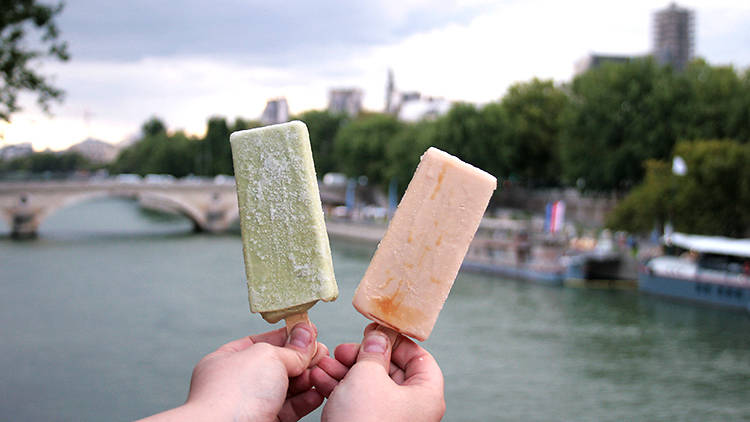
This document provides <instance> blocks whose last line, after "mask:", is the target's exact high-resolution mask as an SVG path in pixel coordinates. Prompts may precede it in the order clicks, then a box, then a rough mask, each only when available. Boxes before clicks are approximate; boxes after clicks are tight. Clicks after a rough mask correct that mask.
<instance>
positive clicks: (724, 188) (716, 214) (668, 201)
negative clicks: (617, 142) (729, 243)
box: [607, 141, 750, 237]
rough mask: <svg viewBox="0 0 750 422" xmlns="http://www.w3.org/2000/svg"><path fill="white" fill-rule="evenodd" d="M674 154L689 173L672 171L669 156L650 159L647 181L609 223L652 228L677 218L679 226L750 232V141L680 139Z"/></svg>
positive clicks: (710, 232)
mask: <svg viewBox="0 0 750 422" xmlns="http://www.w3.org/2000/svg"><path fill="white" fill-rule="evenodd" d="M674 155H675V156H679V157H681V158H683V159H684V160H685V162H686V164H687V174H686V175H684V176H678V175H675V174H672V171H671V166H670V164H669V163H668V162H666V161H656V160H653V161H650V162H648V164H647V171H646V178H645V179H644V182H643V183H642V184H641V185H639V186H637V187H636V188H635V189H633V190H632V191H631V192H630V194H629V195H628V196H627V197H626V198H625V199H624V200H623V201H622V202H621V203H620V204H618V206H617V207H616V208H615V210H614V211H613V213H612V214H611V215H610V216H609V219H608V222H607V224H608V225H609V226H610V227H612V228H616V229H625V230H629V231H634V232H646V231H648V230H650V229H651V228H652V227H654V224H656V225H662V224H664V223H665V222H667V221H671V222H672V223H673V225H674V228H675V230H678V231H682V232H686V233H693V234H707V235H724V236H732V237H742V236H746V235H748V234H749V233H750V167H748V166H747V163H748V162H750V144H740V143H738V142H734V141H696V142H680V143H679V144H677V146H676V147H675V149H674Z"/></svg>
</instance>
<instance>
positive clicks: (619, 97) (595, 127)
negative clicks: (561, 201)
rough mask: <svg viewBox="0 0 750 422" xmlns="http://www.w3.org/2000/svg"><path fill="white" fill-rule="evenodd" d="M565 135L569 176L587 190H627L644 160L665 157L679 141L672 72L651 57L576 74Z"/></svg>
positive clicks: (638, 178) (678, 100)
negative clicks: (581, 181)
mask: <svg viewBox="0 0 750 422" xmlns="http://www.w3.org/2000/svg"><path fill="white" fill-rule="evenodd" d="M569 91H570V103H569V106H568V107H567V109H566V110H565V114H564V119H565V121H564V129H563V133H562V136H561V146H562V150H561V152H562V165H563V174H564V177H565V180H566V181H567V182H568V183H569V184H575V183H576V182H577V181H578V180H579V179H582V180H583V181H584V182H585V186H586V188H587V189H593V190H602V191H608V190H616V189H628V188H629V187H631V186H633V185H634V184H636V183H638V182H640V181H641V179H642V178H643V167H642V166H641V163H643V162H644V161H645V160H647V159H650V158H655V159H661V160H663V159H666V158H667V156H668V154H669V152H670V151H671V150H672V147H673V145H674V143H675V141H676V131H677V128H678V127H679V126H680V125H682V122H681V121H680V120H679V119H678V117H679V116H680V115H679V114H678V111H677V108H676V107H675V106H676V105H677V104H680V103H681V102H684V101H685V98H683V97H684V94H685V93H684V92H680V91H679V90H676V89H675V86H674V83H673V74H672V70H671V69H670V68H668V67H662V66H659V65H657V64H656V63H655V62H654V61H652V60H650V59H644V60H634V61H632V62H629V63H625V64H614V63H605V64H604V65H603V66H601V67H600V68H596V69H593V70H590V71H588V72H586V73H584V74H582V75H579V76H577V77H576V78H575V79H574V80H573V82H572V84H571V85H570V87H569Z"/></svg>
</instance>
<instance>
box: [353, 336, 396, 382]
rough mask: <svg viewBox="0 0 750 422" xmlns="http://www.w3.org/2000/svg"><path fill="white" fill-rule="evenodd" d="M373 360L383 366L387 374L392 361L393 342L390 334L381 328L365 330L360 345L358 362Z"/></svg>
mask: <svg viewBox="0 0 750 422" xmlns="http://www.w3.org/2000/svg"><path fill="white" fill-rule="evenodd" d="M359 362H373V363H376V364H378V365H380V366H382V367H383V369H384V370H385V372H386V374H387V373H388V368H389V367H390V362H391V342H390V340H388V336H386V334H385V333H384V332H382V331H380V330H369V331H368V332H365V337H364V339H362V344H361V345H360V346H359V354H358V355H357V363H359Z"/></svg>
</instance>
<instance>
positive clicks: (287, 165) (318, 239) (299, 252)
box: [230, 121, 338, 322]
mask: <svg viewBox="0 0 750 422" xmlns="http://www.w3.org/2000/svg"><path fill="white" fill-rule="evenodd" d="M230 140H231V144H232V157H233V160H234V170H235V179H236V181H237V198H238V202H239V207H240V227H241V230H242V245H243V252H244V257H245V272H246V275H247V284H248V296H249V300H250V309H251V310H252V311H253V312H260V313H261V314H262V315H263V317H264V318H265V319H266V320H268V321H269V322H276V321H278V320H280V319H281V318H284V317H286V316H288V315H291V314H295V313H299V312H303V311H305V310H307V309H308V308H310V307H311V306H312V305H314V304H315V302H316V301H318V300H324V301H330V300H334V299H336V297H337V296H338V287H337V286H336V280H335V277H334V274H333V264H332V260H331V251H330V246H329V244H328V235H327V233H326V228H325V222H324V219H323V211H322V208H321V203H320V195H319V193H318V184H317V179H316V177H315V167H314V165H313V160H312V152H311V150H310V141H309V135H308V133H307V127H306V126H305V124H304V123H302V122H298V121H295V122H289V123H283V124H280V125H273V126H267V127H263V128H258V129H250V130H245V131H240V132H235V133H233V134H232V136H231V138H230Z"/></svg>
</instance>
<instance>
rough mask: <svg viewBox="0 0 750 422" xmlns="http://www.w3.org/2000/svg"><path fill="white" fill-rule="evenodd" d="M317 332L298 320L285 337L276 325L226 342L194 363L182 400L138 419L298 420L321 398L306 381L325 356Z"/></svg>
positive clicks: (152, 421)
mask: <svg viewBox="0 0 750 422" xmlns="http://www.w3.org/2000/svg"><path fill="white" fill-rule="evenodd" d="M317 334H318V332H317V329H316V328H315V327H314V326H312V325H308V324H306V323H299V324H297V325H295V326H294V328H293V329H292V331H291V333H290V335H289V337H288V338H287V333H286V328H280V329H278V330H274V331H269V332H267V333H263V334H258V335H255V336H249V337H244V338H241V339H239V340H235V341H233V342H230V343H227V344H225V345H223V346H221V347H219V348H218V349H217V350H216V351H215V352H213V353H211V354H209V355H207V356H205V357H204V358H203V359H201V361H200V362H198V364H197V365H196V366H195V369H194V370H193V377H192V379H191V381H190V393H189V394H188V399H187V401H186V402H185V404H183V405H182V406H179V407H177V408H175V409H171V410H168V411H166V412H163V413H159V414H158V415H154V416H151V417H149V418H146V419H143V421H148V422H171V421H186V420H189V421H258V422H263V421H279V422H288V421H291V422H293V421H298V420H299V419H300V418H302V417H303V416H305V415H307V414H308V413H310V412H312V411H313V410H315V409H316V408H317V407H318V406H320V405H321V403H323V396H322V395H321V394H320V393H319V392H318V391H316V390H315V389H314V388H313V386H312V383H311V381H310V372H311V371H310V369H309V367H311V366H313V365H314V364H316V363H317V362H318V361H319V360H320V359H321V358H322V357H323V356H328V348H326V346H325V345H323V344H322V343H317V347H315V343H316V339H317ZM316 350H317V352H316Z"/></svg>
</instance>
